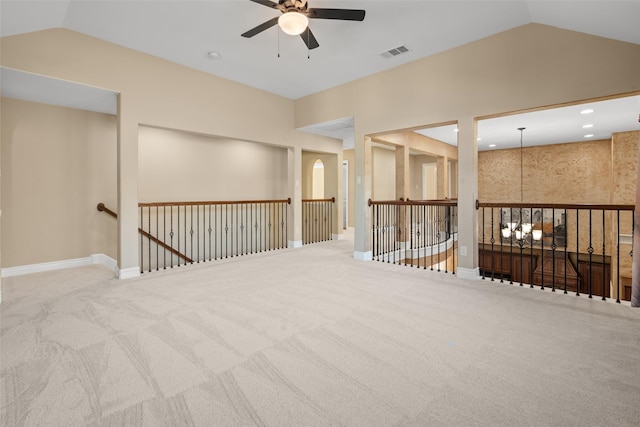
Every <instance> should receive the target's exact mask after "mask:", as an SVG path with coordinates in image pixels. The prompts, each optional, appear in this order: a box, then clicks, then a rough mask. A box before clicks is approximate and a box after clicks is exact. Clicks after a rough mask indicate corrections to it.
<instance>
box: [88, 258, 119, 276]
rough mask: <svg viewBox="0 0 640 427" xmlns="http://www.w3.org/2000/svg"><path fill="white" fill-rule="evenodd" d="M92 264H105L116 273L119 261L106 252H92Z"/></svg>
mask: <svg viewBox="0 0 640 427" xmlns="http://www.w3.org/2000/svg"><path fill="white" fill-rule="evenodd" d="M91 263H92V264H103V265H104V266H106V267H107V268H108V269H109V270H111V271H113V273H114V274H115V273H116V271H118V262H117V261H116V260H115V259H113V258H111V257H110V256H108V255H105V254H91Z"/></svg>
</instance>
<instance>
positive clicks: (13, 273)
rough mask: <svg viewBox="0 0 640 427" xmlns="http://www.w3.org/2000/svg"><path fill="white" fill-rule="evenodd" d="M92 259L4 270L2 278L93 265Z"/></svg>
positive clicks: (46, 263) (76, 259)
mask: <svg viewBox="0 0 640 427" xmlns="http://www.w3.org/2000/svg"><path fill="white" fill-rule="evenodd" d="M91 264H92V262H91V257H86V258H75V259H65V260H62V261H51V262H42V263H39V264H29V265H19V266H16V267H6V268H3V269H2V277H12V276H22V275H24V274H32V273H42V272H43V271H53V270H62V269H65V268H73V267H82V266H85V265H91Z"/></svg>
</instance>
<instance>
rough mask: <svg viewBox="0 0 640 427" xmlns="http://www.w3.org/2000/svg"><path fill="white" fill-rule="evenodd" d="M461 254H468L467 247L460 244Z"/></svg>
mask: <svg viewBox="0 0 640 427" xmlns="http://www.w3.org/2000/svg"><path fill="white" fill-rule="evenodd" d="M460 256H467V247H466V246H460Z"/></svg>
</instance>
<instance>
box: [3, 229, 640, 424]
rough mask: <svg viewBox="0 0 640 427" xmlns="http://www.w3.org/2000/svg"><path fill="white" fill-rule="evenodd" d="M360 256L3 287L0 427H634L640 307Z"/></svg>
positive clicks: (52, 277) (639, 381) (343, 248)
mask: <svg viewBox="0 0 640 427" xmlns="http://www.w3.org/2000/svg"><path fill="white" fill-rule="evenodd" d="M352 247H353V246H352V243H351V242H349V241H338V242H327V243H322V244H317V245H311V246H305V247H303V248H300V249H287V250H284V251H279V252H270V253H266V254H260V255H256V256H249V257H247V256H244V257H240V258H234V259H229V260H224V261H222V262H214V263H205V264H199V265H195V266H192V267H187V268H185V267H181V268H179V269H173V270H172V271H166V272H159V273H151V274H145V275H144V276H143V277H141V278H139V279H132V280H127V281H118V280H115V279H113V278H112V274H111V272H109V271H108V270H107V269H105V268H102V267H100V266H91V267H82V268H76V269H69V270H63V271H57V272H50V273H44V274H33V275H29V276H21V277H12V278H6V279H3V281H2V286H3V292H2V293H3V298H4V301H3V303H2V306H1V309H0V310H1V316H2V317H1V320H2V325H1V334H2V335H1V349H0V351H1V353H0V356H1V358H2V359H1V371H0V372H1V374H0V381H1V384H0V386H1V388H0V392H1V414H0V416H1V420H2V425H3V426H21V425H28V426H62V425H65V426H67V425H68V426H75V425H78V426H82V425H96V426H111V425H113V426H153V427H158V426H191V425H196V426H253V425H268V426H312V425H319V426H367V427H368V426H431V425H434V426H437V425H444V426H456V425H460V426H472V425H486V426H501V425H504V426H526V425H545V426H546V425H559V426H560V425H561V426H571V425H575V426H586V425H590V426H595V425H597V426H603V425H610V426H624V425H629V426H631V425H638V422H639V420H640V310H638V309H632V308H630V307H628V306H623V305H617V304H615V303H611V302H602V301H599V300H589V299H587V298H582V297H580V298H577V297H575V296H572V295H562V294H560V293H556V294H552V293H551V292H549V291H548V290H546V291H540V290H538V289H533V290H532V289H527V288H520V287H519V286H513V285H507V284H498V283H495V282H494V283H491V282H487V281H464V280H459V279H457V278H456V277H455V276H453V275H451V274H444V273H436V272H430V271H424V270H418V269H416V268H409V267H400V266H395V265H389V264H383V263H377V262H360V261H355V260H353V259H352Z"/></svg>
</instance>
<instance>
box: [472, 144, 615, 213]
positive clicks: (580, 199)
mask: <svg viewBox="0 0 640 427" xmlns="http://www.w3.org/2000/svg"><path fill="white" fill-rule="evenodd" d="M522 154H523V172H524V173H523V188H524V200H523V202H525V203H530V202H531V203H535V202H543V201H544V202H547V203H609V202H610V198H611V194H612V188H611V184H612V175H611V141H609V140H602V141H590V142H576V143H570V144H555V145H544V146H538V147H525V148H524V149H523V150H522ZM478 200H480V201H483V202H496V203H499V202H512V203H513V202H519V201H520V149H519V148H514V149H508V150H494V151H481V152H479V153H478Z"/></svg>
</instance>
